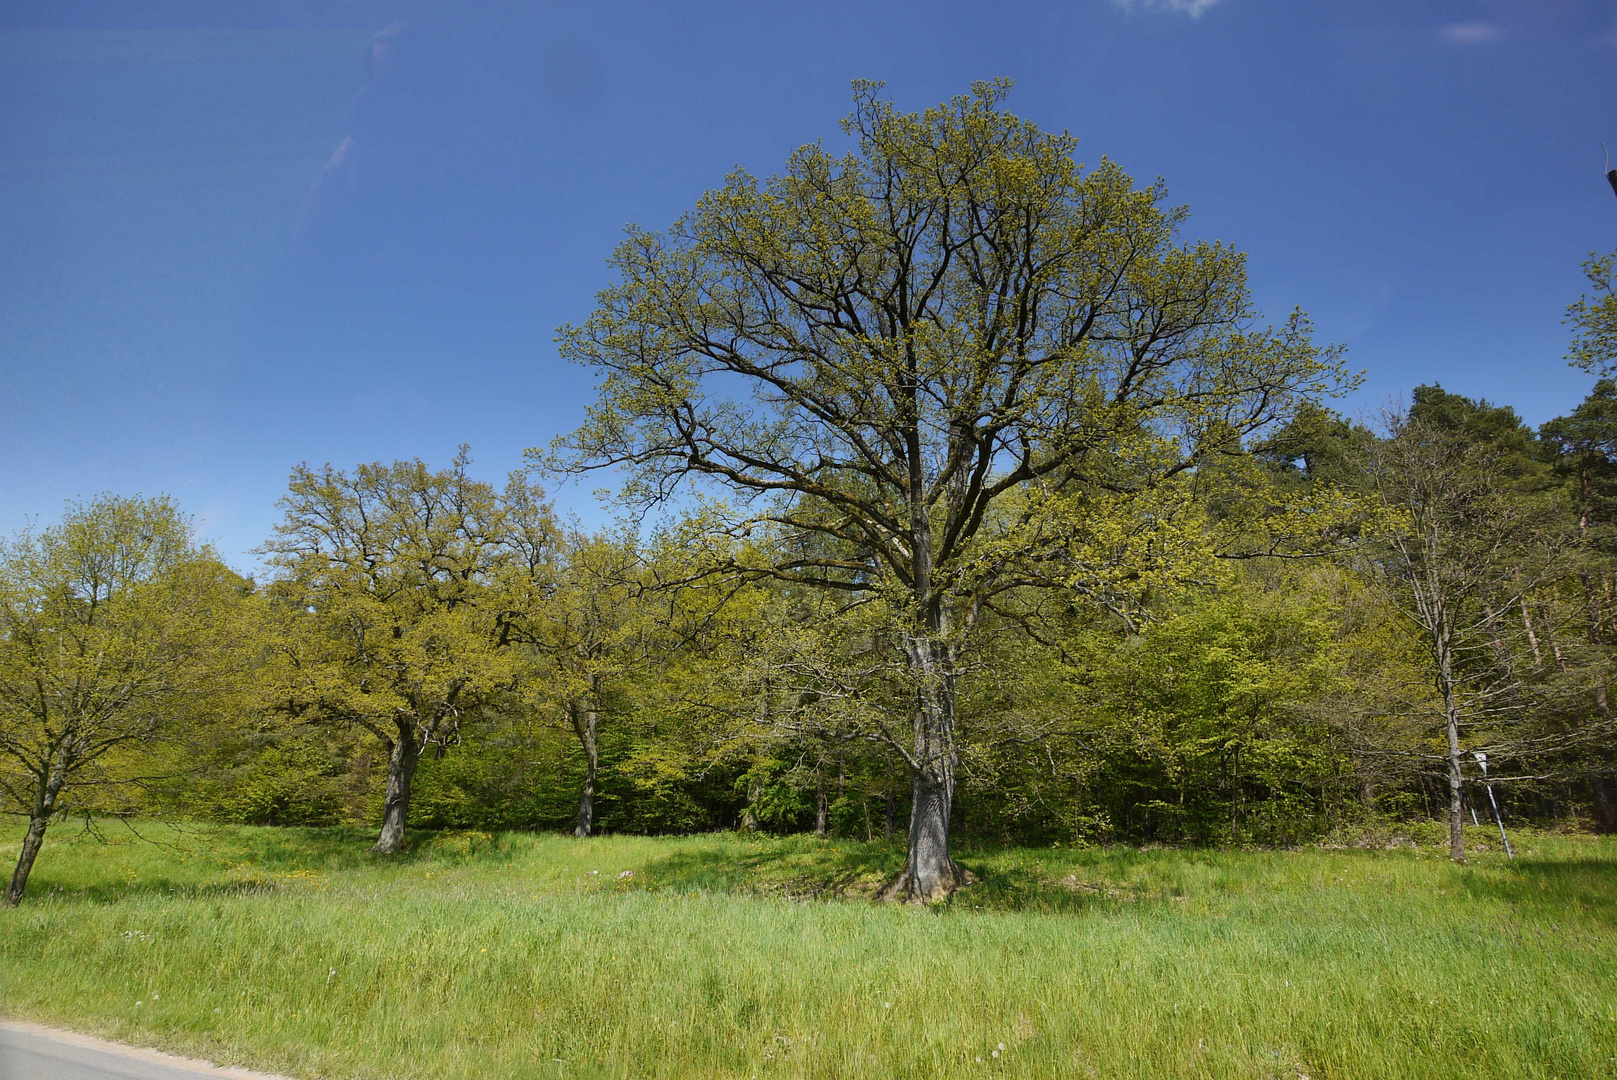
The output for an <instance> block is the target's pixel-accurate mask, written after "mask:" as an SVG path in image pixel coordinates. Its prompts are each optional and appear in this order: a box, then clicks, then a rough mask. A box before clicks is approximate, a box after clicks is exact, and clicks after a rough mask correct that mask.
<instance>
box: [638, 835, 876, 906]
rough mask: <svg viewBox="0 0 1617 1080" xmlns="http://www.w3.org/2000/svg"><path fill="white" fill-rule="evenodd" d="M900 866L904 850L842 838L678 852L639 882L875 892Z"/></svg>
mask: <svg viewBox="0 0 1617 1080" xmlns="http://www.w3.org/2000/svg"><path fill="white" fill-rule="evenodd" d="M903 868H904V849H903V848H901V847H897V846H888V845H883V844H860V843H854V842H851V841H842V842H838V843H836V844H834V845H827V846H824V847H805V846H801V845H796V844H789V843H779V844H770V845H767V846H764V845H759V846H752V845H746V846H742V845H736V846H733V847H732V846H725V847H719V848H700V849H697V850H694V851H676V852H674V853H673V854H671V855H664V856H662V857H661V858H658V859H653V860H652V861H651V862H648V863H647V864H646V865H645V869H644V871H643V872H642V875H641V878H640V884H641V885H642V887H644V888H649V889H671V890H673V891H675V892H719V893H747V894H752V895H765V896H784V897H786V898H788V899H792V900H831V899H838V898H842V897H857V896H874V895H875V893H876V890H877V889H879V888H881V886H882V885H885V884H886V883H887V882H888V881H890V880H892V879H893V878H894V877H897V876H898V872H899V871H900V870H902V869H903Z"/></svg>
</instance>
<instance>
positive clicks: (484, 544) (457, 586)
mask: <svg viewBox="0 0 1617 1080" xmlns="http://www.w3.org/2000/svg"><path fill="white" fill-rule="evenodd" d="M469 464H470V458H469V456H468V454H467V452H466V449H465V448H464V447H462V448H461V452H460V454H459V455H457V456H456V458H455V461H454V463H453V464H452V465H451V466H450V467H449V468H448V469H444V470H441V471H438V472H433V471H431V470H429V469H428V468H427V467H426V465H424V464H423V463H422V462H421V461H419V460H415V461H398V462H395V463H393V464H392V465H383V464H380V463H378V464H374V465H361V466H359V467H358V468H356V469H355V470H354V471H353V472H352V473H351V474H350V473H345V472H343V471H341V470H338V469H333V468H332V467H331V466H330V465H327V466H325V467H324V468H322V469H318V470H316V469H310V468H309V467H308V466H299V467H298V468H297V469H296V470H294V471H293V473H292V481H291V486H290V490H289V491H288V493H287V495H286V497H285V498H283V499H282V500H281V503H280V505H281V506H282V508H283V509H285V511H286V519H285V521H284V522H283V523H282V524H281V525H279V526H277V528H276V538H275V539H274V540H272V541H271V542H270V543H268V544H266V545H265V546H264V548H263V549H261V550H263V551H264V552H266V553H268V554H269V556H270V563H271V565H272V566H274V567H275V568H276V569H277V570H278V571H279V577H278V578H277V580H276V581H275V582H274V583H273V585H272V596H273V597H274V599H275V601H276V603H275V608H276V610H277V611H278V613H279V614H280V616H281V633H280V635H279V638H278V640H279V648H278V650H277V653H278V657H277V658H278V664H277V666H276V678H275V679H274V680H273V686H274V690H273V693H274V694H275V696H276V698H277V701H278V703H279V705H280V707H281V708H283V709H285V710H286V711H288V712H290V713H292V714H294V715H298V716H304V717H308V718H310V719H313V720H317V721H325V722H331V723H340V724H352V725H356V726H358V727H360V728H362V729H363V730H365V731H368V732H370V733H371V734H372V735H375V736H376V738H377V739H378V740H379V741H380V742H381V743H382V745H383V747H385V749H386V752H387V782H386V791H385V795H384V802H383V813H382V828H381V833H380V835H379V836H378V838H377V841H376V845H375V846H374V847H373V848H372V849H371V850H373V851H375V852H377V853H379V854H391V853H393V852H396V851H398V850H400V849H401V848H402V847H403V846H404V832H405V826H406V823H407V819H408V815H409V806H410V783H411V780H412V778H413V777H414V775H415V770H416V766H417V764H418V763H419V761H420V758H421V755H422V754H423V753H424V752H425V751H426V750H427V749H428V748H429V747H431V748H433V749H435V750H436V752H437V753H438V754H440V755H441V754H443V753H445V752H446V751H447V750H448V749H449V748H450V747H451V746H454V745H456V744H458V743H459V742H460V740H461V725H462V722H463V720H465V719H467V718H468V717H471V716H475V715H476V714H477V712H478V711H479V710H480V709H482V708H484V707H486V706H489V705H490V704H492V703H493V702H494V701H495V700H496V699H497V698H498V697H499V696H500V695H501V694H503V693H504V692H506V691H508V690H509V689H510V688H511V687H512V686H513V685H514V684H515V681H516V679H517V677H518V669H517V662H516V658H515V655H514V653H513V650H511V649H510V648H507V647H506V646H507V645H508V644H509V642H510V625H511V623H512V620H513V611H512V603H513V597H512V595H511V594H510V592H509V591H508V589H507V588H506V586H508V585H509V583H510V581H511V579H512V578H513V577H515V578H516V579H517V580H519V581H527V580H530V579H531V571H532V570H533V568H534V567H537V566H540V565H542V564H543V554H542V550H541V549H542V548H543V546H544V545H545V544H547V543H548V542H549V541H548V539H547V538H548V537H549V536H550V535H551V533H552V532H553V527H552V524H551V521H552V519H551V514H550V509H549V507H548V505H547V504H545V503H544V502H543V500H542V499H541V498H539V496H538V494H537V492H536V491H535V490H534V489H532V488H530V487H529V486H528V485H527V484H526V483H525V481H523V480H522V478H521V477H520V476H517V477H513V478H512V480H511V482H510V484H509V485H508V487H507V489H506V491H505V493H504V494H503V495H502V494H501V493H500V492H498V491H497V490H496V489H495V488H494V487H493V486H492V485H490V484H488V483H485V482H483V481H479V480H474V479H472V478H471V477H470V476H469V475H468V474H467V466H468V465H469ZM525 596H527V597H528V598H531V594H525ZM520 602H521V601H519V603H520Z"/></svg>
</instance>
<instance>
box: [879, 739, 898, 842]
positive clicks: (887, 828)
mask: <svg viewBox="0 0 1617 1080" xmlns="http://www.w3.org/2000/svg"><path fill="white" fill-rule="evenodd" d="M885 766H886V768H885V770H884V775H883V777H882V779H883V784H882V803H883V804H884V806H885V810H886V814H887V820H885V821H884V822H882V830H881V835H882V839H883V840H886V841H887V842H888V843H891V842H892V840H893V817H894V809H895V807H894V806H893V761H892V759H891V758H888V759H887V760H886V762H885Z"/></svg>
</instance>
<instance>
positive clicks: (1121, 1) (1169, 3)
mask: <svg viewBox="0 0 1617 1080" xmlns="http://www.w3.org/2000/svg"><path fill="white" fill-rule="evenodd" d="M1112 3H1114V4H1116V5H1117V6H1118V7H1120V8H1122V9H1123V10H1124V11H1127V12H1130V13H1131V14H1132V13H1133V12H1136V11H1176V12H1178V13H1179V14H1181V15H1189V16H1190V17H1191V18H1192V19H1199V18H1201V17H1202V12H1204V11H1206V10H1207V9H1208V8H1210V7H1212V6H1213V5H1214V4H1216V3H1218V0H1112Z"/></svg>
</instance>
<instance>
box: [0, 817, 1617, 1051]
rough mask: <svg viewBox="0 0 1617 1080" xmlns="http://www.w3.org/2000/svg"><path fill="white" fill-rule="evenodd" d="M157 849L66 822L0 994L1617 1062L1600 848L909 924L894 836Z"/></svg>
mask: <svg viewBox="0 0 1617 1080" xmlns="http://www.w3.org/2000/svg"><path fill="white" fill-rule="evenodd" d="M142 831H143V832H146V831H147V830H146V829H145V828H144V827H143V828H142ZM1479 835H1480V834H1479ZM151 838H152V839H154V840H157V841H159V842H160V843H161V845H162V846H158V844H153V843H147V842H139V841H136V840H135V839H134V838H133V837H130V836H119V835H117V834H113V835H112V836H110V837H109V838H108V839H107V840H106V841H100V840H96V839H94V838H92V837H89V836H83V835H81V836H77V837H75V836H73V835H71V834H70V833H68V832H67V831H65V830H63V831H59V832H58V833H57V834H56V835H53V836H52V837H51V839H50V840H49V841H48V842H47V846H46V849H45V852H44V854H43V855H42V856H41V858H40V862H39V866H38V869H37V870H36V871H35V875H34V880H33V881H32V882H31V884H30V899H29V900H27V901H25V903H24V905H23V907H21V908H20V909H17V910H15V911H11V912H4V913H0V1010H3V1012H4V1013H5V1014H7V1015H10V1016H14V1017H21V1018H27V1019H32V1020H37V1021H40V1022H45V1023H55V1024H62V1025H68V1026H72V1027H76V1028H79V1029H82V1030H88V1031H94V1032H97V1033H100V1034H105V1035H107V1036H110V1037H113V1038H118V1039H124V1040H128V1041H133V1042H137V1043H142V1044H146V1045H158V1046H162V1047H164V1048H167V1049H172V1050H176V1051H181V1052H186V1053H192V1054H200V1055H204V1056H208V1057H212V1058H214V1059H215V1060H223V1061H229V1062H235V1063H244V1064H252V1065H255V1066H258V1067H261V1068H270V1069H274V1070H278V1071H282V1072H286V1073H290V1074H292V1075H296V1076H309V1077H315V1076H321V1077H444V1078H463V1077H464V1078H472V1077H477V1078H491V1077H499V1078H506V1077H510V1078H518V1077H552V1076H554V1077H639V1076H648V1077H649V1076H655V1077H692V1078H695V1077H703V1078H707V1077H749V1078H750V1077H774V1076H778V1077H882V1078H904V1077H914V1078H923V1077H989V1076H1007V1077H1044V1076H1049V1077H1068V1076H1072V1077H1106V1078H1119V1077H1139V1078H1147V1077H1151V1078H1156V1077H1161V1078H1169V1077H1172V1078H1180V1077H1276V1078H1279V1077H1285V1078H1291V1080H1296V1078H1300V1077H1304V1076H1306V1077H1310V1078H1314V1080H1323V1078H1327V1077H1330V1078H1334V1077H1431V1076H1442V1077H1502V1076H1510V1077H1544V1078H1568V1077H1609V1076H1612V1075H1614V1074H1617V843H1613V842H1612V841H1609V840H1593V839H1587V838H1560V837H1553V836H1533V837H1526V836H1524V837H1523V842H1522V844H1521V848H1522V850H1521V851H1520V853H1519V854H1520V857H1519V858H1518V859H1517V860H1516V861H1515V862H1514V863H1508V864H1507V863H1506V862H1505V861H1504V860H1503V858H1502V856H1500V855H1498V854H1496V853H1493V852H1489V853H1484V854H1482V855H1480V856H1479V857H1478V858H1477V859H1476V860H1475V861H1474V862H1473V864H1472V865H1471V866H1468V867H1454V866H1452V865H1450V864H1448V863H1447V862H1446V861H1445V860H1443V859H1442V858H1441V854H1440V852H1439V851H1438V850H1436V849H1434V848H1416V849H1407V848H1406V849H1400V850H1396V851H1386V850H1375V851H1357V850H1349V851H1326V850H1318V849H1314V850H1306V851H1296V852H1206V851H1163V850H1158V851H1140V850H1126V849H1099V850H1070V851H1066V850H1039V851H1029V850H1005V851H981V852H975V853H968V854H967V855H966V857H965V858H964V860H963V861H964V862H965V863H966V865H967V866H968V867H969V868H970V869H971V870H973V871H974V872H976V873H977V874H978V875H980V877H981V880H980V881H979V882H978V883H977V884H975V885H973V886H971V887H970V888H968V889H966V890H964V891H963V892H962V893H961V894H960V895H959V896H958V898H957V900H956V901H955V903H954V904H952V905H951V906H950V907H949V908H948V909H946V910H940V911H927V910H913V909H899V908H893V907H887V906H881V905H876V904H872V903H868V902H865V901H864V900H862V899H860V897H861V896H862V895H863V894H864V893H866V892H868V890H869V889H870V887H871V886H872V885H873V884H874V883H876V882H879V881H881V880H883V879H884V878H885V877H886V876H887V875H889V874H891V873H892V872H894V871H896V869H897V867H898V865H899V863H900V862H901V861H902V853H901V852H900V851H898V850H897V849H895V848H891V847H887V846H883V845H880V844H875V845H871V844H861V843H853V842H845V841H831V842H817V841H813V840H808V839H802V838H789V839H783V840H774V839H766V838H747V837H734V836H715V837H700V838H686V839H643V838H629V837H610V838H599V839H593V840H588V841H575V840H572V839H570V838H559V837H534V836H529V835H516V834H502V835H496V836H490V835H488V834H481V833H454V834H439V835H436V836H426V835H418V837H417V842H416V845H415V847H414V849H413V850H412V851H411V852H410V853H409V854H407V855H406V856H403V857H396V858H394V859H392V860H387V859H379V858H377V857H375V856H371V855H368V854H366V853H365V851H364V848H365V846H366V843H367V839H366V837H365V836H364V835H361V834H359V833H355V832H351V831H344V830H294V829H280V830H276V829H245V828H243V829H172V828H154V829H152V830H151ZM8 851H9V852H10V853H11V855H12V857H15V851H16V845H15V844H14V843H13V844H11V845H10V846H9V848H7V847H4V846H0V858H4V857H5V856H6V854H7V852H8ZM816 897H817V898H820V902H804V901H805V900H811V898H816ZM830 897H841V898H842V899H837V900H827V898H830ZM996 1055H997V1056H996Z"/></svg>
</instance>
